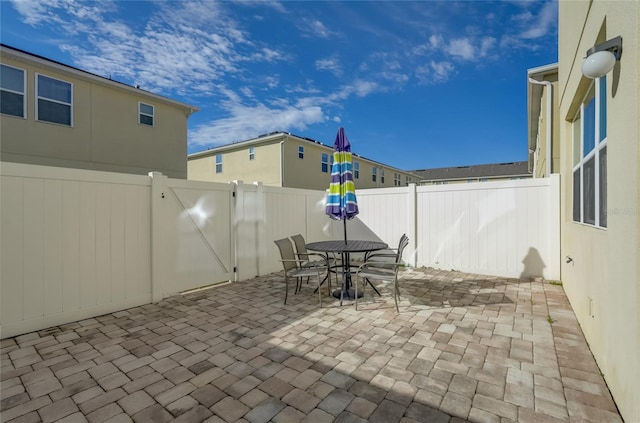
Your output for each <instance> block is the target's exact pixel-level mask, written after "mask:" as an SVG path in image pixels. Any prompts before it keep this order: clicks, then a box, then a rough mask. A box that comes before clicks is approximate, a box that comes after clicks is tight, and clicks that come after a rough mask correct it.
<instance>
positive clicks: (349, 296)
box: [331, 289, 362, 300]
mask: <svg viewBox="0 0 640 423" xmlns="http://www.w3.org/2000/svg"><path fill="white" fill-rule="evenodd" d="M341 293H342V290H341V289H336V290H335V291H333V292H332V293H331V295H333V297H334V298H337V299H340V294H341ZM358 298H362V291H360V292H358ZM342 299H343V300H355V299H356V291H355V289H347V290H345V291H344V295H343V296H342Z"/></svg>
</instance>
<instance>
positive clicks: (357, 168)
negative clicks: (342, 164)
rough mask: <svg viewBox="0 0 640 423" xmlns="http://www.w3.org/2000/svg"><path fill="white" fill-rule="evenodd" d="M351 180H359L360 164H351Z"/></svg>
mask: <svg viewBox="0 0 640 423" xmlns="http://www.w3.org/2000/svg"><path fill="white" fill-rule="evenodd" d="M353 179H360V162H356V161H354V162H353Z"/></svg>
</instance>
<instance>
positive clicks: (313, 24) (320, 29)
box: [298, 18, 333, 39]
mask: <svg viewBox="0 0 640 423" xmlns="http://www.w3.org/2000/svg"><path fill="white" fill-rule="evenodd" d="M298 29H299V30H300V31H302V32H304V33H306V34H307V35H309V36H313V37H317V38H325V39H326V38H329V37H330V36H331V35H333V32H332V31H330V30H329V28H327V27H326V26H325V24H323V23H322V22H321V21H319V20H318V19H309V18H304V19H301V20H300V21H299V23H298Z"/></svg>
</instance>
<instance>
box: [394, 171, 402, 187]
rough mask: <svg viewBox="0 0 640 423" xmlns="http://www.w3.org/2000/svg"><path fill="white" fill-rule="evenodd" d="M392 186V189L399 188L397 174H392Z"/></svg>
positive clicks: (398, 175) (398, 176)
mask: <svg viewBox="0 0 640 423" xmlns="http://www.w3.org/2000/svg"><path fill="white" fill-rule="evenodd" d="M393 186H394V187H399V186H400V174H399V173H394V174H393Z"/></svg>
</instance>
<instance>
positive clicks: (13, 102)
mask: <svg viewBox="0 0 640 423" xmlns="http://www.w3.org/2000/svg"><path fill="white" fill-rule="evenodd" d="M0 66H1V71H0V113H2V114H3V115H10V116H17V117H21V118H24V117H26V116H27V102H26V101H24V93H25V91H26V90H25V81H26V80H25V72H24V70H22V69H18V68H14V67H12V66H7V65H0Z"/></svg>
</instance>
